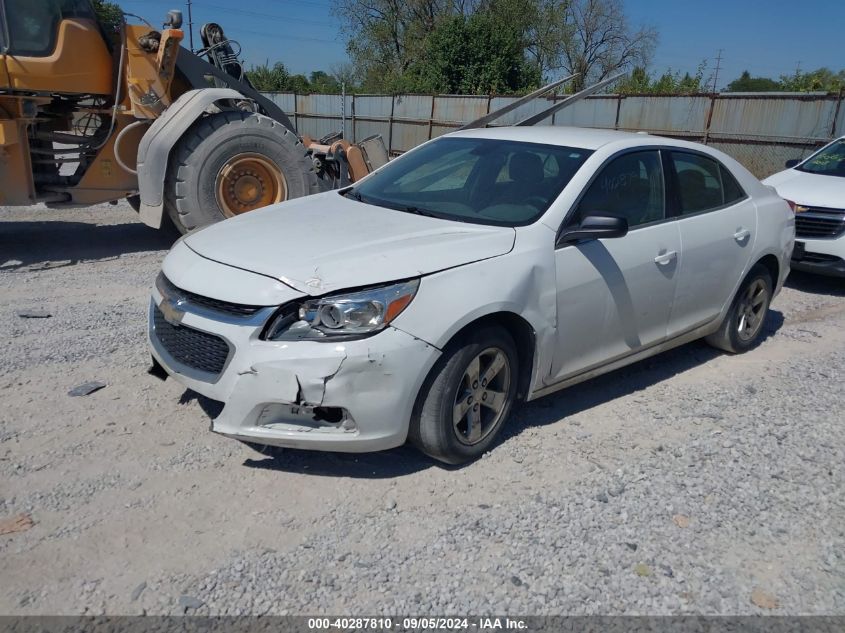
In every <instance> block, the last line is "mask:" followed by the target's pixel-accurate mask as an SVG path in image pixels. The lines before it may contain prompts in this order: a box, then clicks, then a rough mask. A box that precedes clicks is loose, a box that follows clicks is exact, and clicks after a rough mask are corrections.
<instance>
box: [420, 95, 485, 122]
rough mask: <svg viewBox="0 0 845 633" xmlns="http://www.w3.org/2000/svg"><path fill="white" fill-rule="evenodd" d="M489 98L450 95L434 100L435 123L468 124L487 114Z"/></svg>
mask: <svg viewBox="0 0 845 633" xmlns="http://www.w3.org/2000/svg"><path fill="white" fill-rule="evenodd" d="M488 102H489V98H488V97H463V96H457V95H448V96H442V97H435V98H434V116H433V117H432V118H433V119H434V120H435V121H439V122H442V123H447V122H451V123H455V124H456V127H459V124H461V123H468V122H469V121H473V120H474V119H477V118H478V117H480V116H484V115H485V114H487V103H488Z"/></svg>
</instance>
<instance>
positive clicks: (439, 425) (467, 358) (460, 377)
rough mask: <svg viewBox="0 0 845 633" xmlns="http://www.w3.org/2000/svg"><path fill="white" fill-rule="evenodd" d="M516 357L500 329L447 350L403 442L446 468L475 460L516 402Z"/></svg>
mask: <svg viewBox="0 0 845 633" xmlns="http://www.w3.org/2000/svg"><path fill="white" fill-rule="evenodd" d="M517 358H518V357H517V353H516V346H515V345H514V342H513V339H512V338H511V336H510V335H509V334H508V333H507V332H506V331H505V330H503V329H502V328H499V327H486V328H483V329H481V330H479V331H478V332H476V333H473V334H471V335H469V336H467V337H466V338H464V339H463V340H461V341H458V342H456V343H455V344H453V345H450V346H449V347H447V349H446V350H445V351H444V354H443V357H442V358H441V359H440V361H439V362H438V363H437V365H435V367H434V369H433V370H432V372H431V374H430V375H429V377H428V379H427V380H426V382H425V384H424V385H423V388H422V391H421V393H420V396H419V398H418V402H417V406H416V407H415V410H414V416H413V419H412V421H411V428H410V431H409V439H410V440H411V442H412V443H413V444H415V445H416V446H417V448H419V449H420V450H421V451H423V452H424V453H426V454H427V455H429V456H431V457H433V458H435V459H438V460H440V461H443V462H446V463H448V464H462V463H465V462H468V461H471V460H473V459H477V458H478V457H481V455H483V454H484V453H485V452H486V451H487V450H489V448H490V446H492V445H493V443H494V442H495V441H496V436H497V435H498V433H499V431H500V430H501V428H502V426H503V425H504V423H505V420H506V419H507V417H508V415H509V414H510V410H511V408H512V406H513V403H514V400H515V398H516V388H517V375H518V374H517Z"/></svg>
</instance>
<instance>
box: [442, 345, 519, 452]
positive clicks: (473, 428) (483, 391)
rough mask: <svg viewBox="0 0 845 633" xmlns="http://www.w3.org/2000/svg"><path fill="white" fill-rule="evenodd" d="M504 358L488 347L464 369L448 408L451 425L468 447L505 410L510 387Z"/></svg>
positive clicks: (492, 425)
mask: <svg viewBox="0 0 845 633" xmlns="http://www.w3.org/2000/svg"><path fill="white" fill-rule="evenodd" d="M510 381H511V367H510V362H509V361H508V357H507V356H506V355H505V353H504V352H503V351H502V350H500V349H499V348H497V347H489V348H487V349H485V350H484V351H483V352H481V353H480V354H478V355H476V356H475V358H473V359H472V361H471V362H470V363H469V365H468V366H467V368H466V370H464V375H463V377H462V378H461V383H460V385H458V391H457V394H456V396H455V404H454V407H453V410H452V426H453V429H454V431H455V436H456V437H457V438H458V441H459V442H461V443H462V444H466V445H468V446H472V445H474V444H478V443H479V442H481V441H482V440H483V439H484V438H486V437H487V436H488V435H489V434H490V433H491V432H492V431H493V430H494V429H496V428H497V426H498V424H499V422H500V421H501V419H502V416H503V414H504V413H505V409H506V405H507V398H508V392H509V390H510Z"/></svg>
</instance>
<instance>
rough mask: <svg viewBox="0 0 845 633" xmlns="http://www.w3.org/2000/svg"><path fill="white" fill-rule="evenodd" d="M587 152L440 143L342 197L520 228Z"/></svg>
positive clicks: (455, 140)
mask: <svg viewBox="0 0 845 633" xmlns="http://www.w3.org/2000/svg"><path fill="white" fill-rule="evenodd" d="M590 154H592V152H591V151H590V150H585V149H579V148H574V147H563V146H559V145H544V144H538V143H524V142H520V141H504V140H497V139H486V138H469V137H451V138H449V137H447V138H442V139H438V140H436V141H433V142H431V143H428V144H427V145H424V146H422V147H420V148H419V149H416V150H413V151H412V152H410V153H409V154H408V155H407V156H403V157H402V158H400V159H398V160H396V161H394V162H391V163H388V164H387V165H386V166H385V167H383V168H382V169H380V170H379V171H378V172H376V173H374V174H373V175H372V176H370V177H369V178H367V179H366V180H364V181H363V182H361V183H360V184H357V185H355V186H354V187H353V188H352V189H349V190H347V191H345V192H344V194H343V195H346V196H348V197H352V198H354V199H356V200H360V201H361V202H366V203H368V204H373V205H376V206H381V207H386V208H390V209H396V210H398V211H406V212H409V213H418V214H421V215H431V216H434V217H440V218H443V219H449V220H459V221H461V222H473V223H477V224H494V225H502V226H520V225H525V224H530V223H531V222H534V221H535V220H537V219H538V218H539V217H540V216H541V215H543V213H545V212H546V210H547V209H548V208H549V207H550V206H551V204H552V202H554V200H555V199H556V198H557V197H558V195H560V192H561V191H563V188H564V187H565V186H566V185H567V184H568V183H569V181H570V180H571V179H572V176H574V175H575V172H576V171H578V169H579V168H580V167H581V165H583V164H584V161H585V160H586V159H587V157H588V156H589V155H590Z"/></svg>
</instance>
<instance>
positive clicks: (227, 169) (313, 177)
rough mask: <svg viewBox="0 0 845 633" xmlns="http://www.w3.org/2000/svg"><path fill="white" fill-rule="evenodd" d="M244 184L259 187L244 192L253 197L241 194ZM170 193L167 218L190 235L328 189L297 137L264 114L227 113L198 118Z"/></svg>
mask: <svg viewBox="0 0 845 633" xmlns="http://www.w3.org/2000/svg"><path fill="white" fill-rule="evenodd" d="M227 174H229V175H228V176H227ZM239 174H241V175H240V176H239ZM239 182H244V183H246V184H247V185H249V184H250V183H252V184H253V186H252V187H251V188H250V187H249V186H248V187H247V189H243V190H242V189H240V188H239V189H238V191H239V192H240V191H246V192H247V194H248V195H245V196H240V195H236V194H235V185H236V183H239ZM164 189H165V209H166V211H167V214H168V215H169V216H170V218H171V219H172V220H173V223H174V224H175V225H176V227H177V228H178V229H179V230H180V231H181V232H182V233H187V232H188V231H192V230H194V229H196V228H199V227H202V226H205V225H207V224H211V223H213V222H219V221H220V220H223V219H225V218H226V217H231V216H232V215H237V214H239V213H243V212H247V211H252V210H253V209H256V208H259V207H261V206H266V205H267V204H273V203H275V202H281V201H282V200H290V199H293V198H299V197H302V196H307V195H310V194H312V193H318V192H320V191H322V190H323V189H324V186H323V183H322V181H321V180H319V179H318V177H317V174H316V172H315V171H314V164H313V163H312V161H311V159H310V158H309V157H308V156H307V155H306V152H305V147H304V146H303V145H302V142H301V141H300V140H299V138H298V137H297V136H296V134H294V133H293V132H291V131H290V130H288V129H287V128H286V127H285V126H283V125H282V124H281V123H278V122H277V121H274V120H273V119H271V118H269V117H266V116H263V115H261V114H256V113H254V112H242V111H224V112H219V113H217V114H212V115H209V116H206V117H203V118H202V119H200V120H198V121H197V122H196V123H194V124H193V125H192V126H191V127H190V128H189V129H188V131H187V132H185V134H184V135H183V136H182V138H181V139H179V142H178V143H177V144H176V147H175V148H174V149H173V152H172V153H171V157H170V165H169V167H168V174H167V178H166V181H165V188H164ZM250 196H252V197H250ZM227 202H228V203H229V204H228V206H227Z"/></svg>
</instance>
